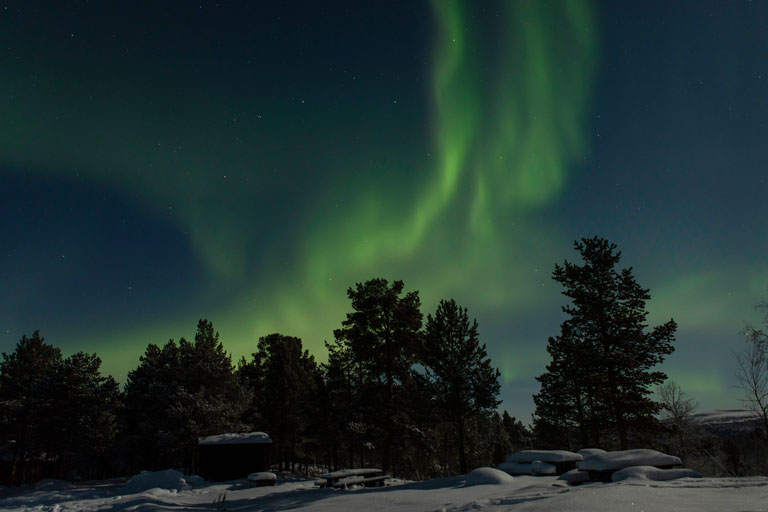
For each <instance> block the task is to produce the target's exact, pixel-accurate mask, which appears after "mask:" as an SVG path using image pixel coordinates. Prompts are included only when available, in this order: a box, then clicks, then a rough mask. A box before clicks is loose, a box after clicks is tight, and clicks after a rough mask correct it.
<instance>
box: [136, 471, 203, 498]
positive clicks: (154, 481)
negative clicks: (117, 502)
mask: <svg viewBox="0 0 768 512" xmlns="http://www.w3.org/2000/svg"><path fill="white" fill-rule="evenodd" d="M198 478H199V477H198ZM189 487H190V485H189V484H188V483H187V481H186V480H185V479H184V475H182V474H181V473H180V472H178V471H176V470H175V469H166V470H165V471H142V472H141V473H139V474H138V475H135V476H132V477H131V478H130V480H128V482H126V484H125V487H124V488H123V492H125V493H126V494H138V493H141V492H147V491H153V492H154V491H155V490H159V489H162V490H168V491H179V490H182V489H189Z"/></svg>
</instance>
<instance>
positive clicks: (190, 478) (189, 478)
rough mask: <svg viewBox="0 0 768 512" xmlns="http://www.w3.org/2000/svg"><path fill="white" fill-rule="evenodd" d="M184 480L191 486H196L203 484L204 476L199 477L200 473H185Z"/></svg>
mask: <svg viewBox="0 0 768 512" xmlns="http://www.w3.org/2000/svg"><path fill="white" fill-rule="evenodd" d="M184 481H185V482H187V484H188V485H191V486H192V487H198V486H200V485H203V484H205V478H203V477H201V476H200V475H185V476H184Z"/></svg>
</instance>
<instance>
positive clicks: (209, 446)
mask: <svg viewBox="0 0 768 512" xmlns="http://www.w3.org/2000/svg"><path fill="white" fill-rule="evenodd" d="M271 448H272V439H271V438H270V437H269V435H268V434H265V433H264V432H249V433H244V434H219V435H215V436H208V437H201V438H200V439H198V442H197V454H196V455H197V456H196V464H195V473H197V474H198V475H200V476H201V477H203V478H205V479H206V480H208V481H209V482H223V481H226V480H237V479H239V478H246V477H247V476H248V475H249V474H251V473H256V472H260V471H268V470H269V463H270V450H271Z"/></svg>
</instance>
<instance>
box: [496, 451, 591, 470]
mask: <svg viewBox="0 0 768 512" xmlns="http://www.w3.org/2000/svg"><path fill="white" fill-rule="evenodd" d="M583 459H584V457H582V456H581V455H579V454H578V453H573V452H569V451H565V450H521V451H519V452H515V453H513V454H512V455H510V456H509V457H507V460H506V462H519V463H532V462H545V463H547V464H552V465H553V466H555V474H558V475H562V474H563V473H565V472H566V471H570V470H571V469H574V468H575V467H576V464H577V463H578V462H580V461H581V460H583Z"/></svg>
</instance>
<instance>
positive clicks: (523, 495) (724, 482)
mask: <svg viewBox="0 0 768 512" xmlns="http://www.w3.org/2000/svg"><path fill="white" fill-rule="evenodd" d="M479 474H485V472H484V471H483V472H480V473H479ZM471 475H472V473H470V474H468V475H464V476H460V477H452V478H442V479H436V480H427V481H424V482H412V483H408V484H405V485H399V486H394V487H381V488H359V489H355V490H345V489H319V488H317V487H316V486H315V485H314V482H313V481H312V480H302V481H289V482H288V481H282V480H280V481H279V483H278V485H277V486H275V487H253V486H250V485H248V482H247V481H246V480H236V481H233V482H223V483H222V482H219V483H208V484H205V485H204V486H202V487H195V488H190V489H181V490H178V491H176V492H171V491H168V490H165V491H162V492H161V491H160V490H159V489H155V490H154V491H153V492H142V493H133V494H131V493H128V492H126V489H125V488H123V487H121V486H120V484H118V483H109V482H90V483H80V484H72V487H71V488H67V489H64V490H53V489H47V490H39V489H36V487H35V486H26V487H23V488H21V489H18V490H9V489H6V491H7V492H6V493H4V494H3V498H1V499H0V511H2V512H11V511H19V512H21V511H29V512H32V511H35V512H38V511H40V512H42V511H50V512H54V511H55V512H86V511H91V510H94V511H95V510H100V511H107V510H112V511H115V512H131V511H141V512H153V511H170V510H199V511H203V510H216V509H217V505H220V504H221V503H222V501H221V498H222V497H224V498H226V501H225V502H224V503H225V505H226V509H227V510H232V511H235V510H236V511H240V512H250V511H253V512H257V511H263V512H267V511H289V510H295V511H303V512H309V511H313V512H337V511H342V512H343V511H354V510H364V511H365V512H384V511H394V512H416V511H433V510H434V511H442V510H445V511H446V512H470V511H472V512H502V511H507V512H587V511H589V512H615V511H617V510H637V511H640V510H645V511H649V512H659V511H665V510H675V511H677V512H694V511H695V512H715V511H717V512H720V511H723V510H755V511H756V510H765V508H766V501H765V500H766V496H768V478H764V477H750V478H696V479H693V478H683V479H677V480H671V481H654V480H648V479H636V478H634V479H628V480H624V481H621V482H616V483H587V484H584V485H579V486H570V485H568V483H567V482H566V481H563V480H557V479H556V478H555V477H550V476H547V477H533V476H522V477H516V478H513V479H511V481H509V482H507V483H493V484H480V483H478V484H474V485H473V484H471V483H470V482H471V481H474V477H472V476H471ZM43 487H44V488H45V486H43ZM52 487H55V486H52ZM10 492H15V495H13V496H9V493H10Z"/></svg>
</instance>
